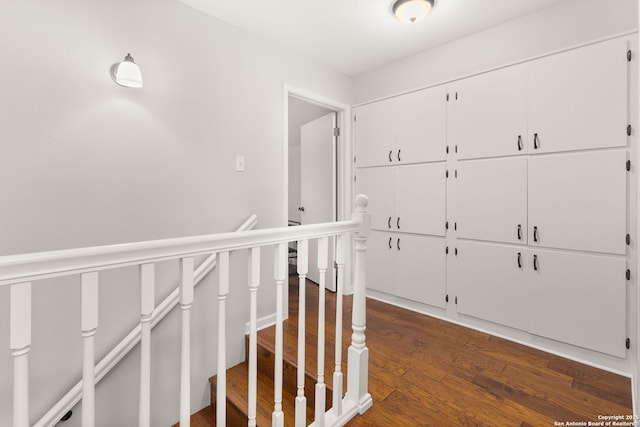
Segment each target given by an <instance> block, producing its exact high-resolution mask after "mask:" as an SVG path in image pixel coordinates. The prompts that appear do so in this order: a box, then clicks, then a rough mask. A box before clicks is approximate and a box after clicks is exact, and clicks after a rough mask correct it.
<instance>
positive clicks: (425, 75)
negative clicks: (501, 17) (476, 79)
mask: <svg viewBox="0 0 640 427" xmlns="http://www.w3.org/2000/svg"><path fill="white" fill-rule="evenodd" d="M637 19H638V13H637V1H636V0H613V1H607V2H602V1H600V0H568V1H566V2H562V3H559V4H558V5H556V6H554V7H551V8H548V9H543V10H541V11H539V12H536V13H533V14H530V15H527V16H524V17H522V18H518V19H515V20H512V21H509V22H506V23H503V24H500V25H497V26H495V27H493V28H490V29H487V30H485V31H481V32H479V33H476V34H473V35H471V36H468V37H464V38H462V39H459V40H456V41H453V42H451V43H447V44H444V45H442V46H439V47H436V48H433V49H430V50H426V51H424V52H421V53H419V54H417V55H413V56H410V57H408V58H405V59H402V60H400V61H397V62H394V63H391V64H389V65H386V66H383V67H380V68H378V69H376V70H372V71H370V72H367V73H363V74H361V75H359V76H357V77H355V79H354V91H355V92H354V98H355V104H361V103H364V102H367V101H372V100H375V99H379V98H384V97H388V96H391V95H395V94H399V93H403V92H407V91H411V90H415V89H418V88H422V87H426V86H431V85H434V84H438V83H442V82H445V81H449V80H453V79H456V78H460V77H464V76H468V75H470V74H474V73H478V72H481V71H485V70H487V69H491V68H495V67H498V66H504V65H507V64H510V63H513V62H517V61H522V60H525V59H529V58H532V57H535V56H538V55H543V54H547V53H550V52H553V51H557V50H561V49H566V48H569V47H572V46H575V45H578V44H582V43H585V42H588V41H592V40H596V39H599V38H603V37H608V36H611V35H616V34H621V33H625V32H628V31H632V30H636V29H637V28H638V22H637ZM425 23H426V24H428V22H426V21H425Z"/></svg>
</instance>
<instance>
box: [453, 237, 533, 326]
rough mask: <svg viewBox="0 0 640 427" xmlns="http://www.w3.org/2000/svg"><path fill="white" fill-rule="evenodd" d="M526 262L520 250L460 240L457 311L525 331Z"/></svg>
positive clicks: (456, 259)
mask: <svg viewBox="0 0 640 427" xmlns="http://www.w3.org/2000/svg"><path fill="white" fill-rule="evenodd" d="M527 259H528V255H527V251H526V250H525V249H523V248H519V247H514V246H506V245H496V244H487V243H480V242H468V241H459V242H458V255H457V256H455V257H454V259H453V262H454V263H455V265H456V268H457V271H458V274H457V276H456V281H455V289H456V296H457V297H458V312H459V313H463V314H466V315H469V316H474V317H477V318H480V319H484V320H490V321H492V322H496V323H499V324H501V325H506V326H511V327H513V328H518V329H521V330H527V288H526V282H525V278H526V275H525V274H526V270H525V269H526V268H528V267H529V265H528V264H527V261H526V260H527ZM525 264H526V265H525Z"/></svg>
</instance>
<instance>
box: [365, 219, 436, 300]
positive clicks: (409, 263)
mask: <svg viewBox="0 0 640 427" xmlns="http://www.w3.org/2000/svg"><path fill="white" fill-rule="evenodd" d="M445 246H446V243H445V239H444V238H443V237H432V236H423V235H416V234H407V233H389V232H383V231H376V230H374V231H372V232H371V235H370V236H369V240H368V242H367V254H368V259H369V262H368V263H367V287H368V288H370V289H373V290H376V291H379V292H384V293H386V294H389V295H394V296H397V297H400V298H405V299H409V300H412V301H417V302H420V303H423V304H429V305H432V306H435V307H440V308H444V307H445V297H446V282H445V275H446V254H445Z"/></svg>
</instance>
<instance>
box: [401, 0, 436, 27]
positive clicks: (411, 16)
mask: <svg viewBox="0 0 640 427" xmlns="http://www.w3.org/2000/svg"><path fill="white" fill-rule="evenodd" d="M433 3H434V0H398V1H396V2H395V4H394V5H393V13H394V14H395V15H396V17H397V18H398V19H399V20H401V21H402V22H407V23H410V24H413V23H415V22H417V21H419V20H421V19H422V18H424V17H425V16H427V15H428V14H429V12H431V9H432V8H433Z"/></svg>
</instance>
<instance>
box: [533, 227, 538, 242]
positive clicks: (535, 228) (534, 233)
mask: <svg viewBox="0 0 640 427" xmlns="http://www.w3.org/2000/svg"><path fill="white" fill-rule="evenodd" d="M533 241H534V242H537V241H538V226H537V225H536V226H534V227H533Z"/></svg>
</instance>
